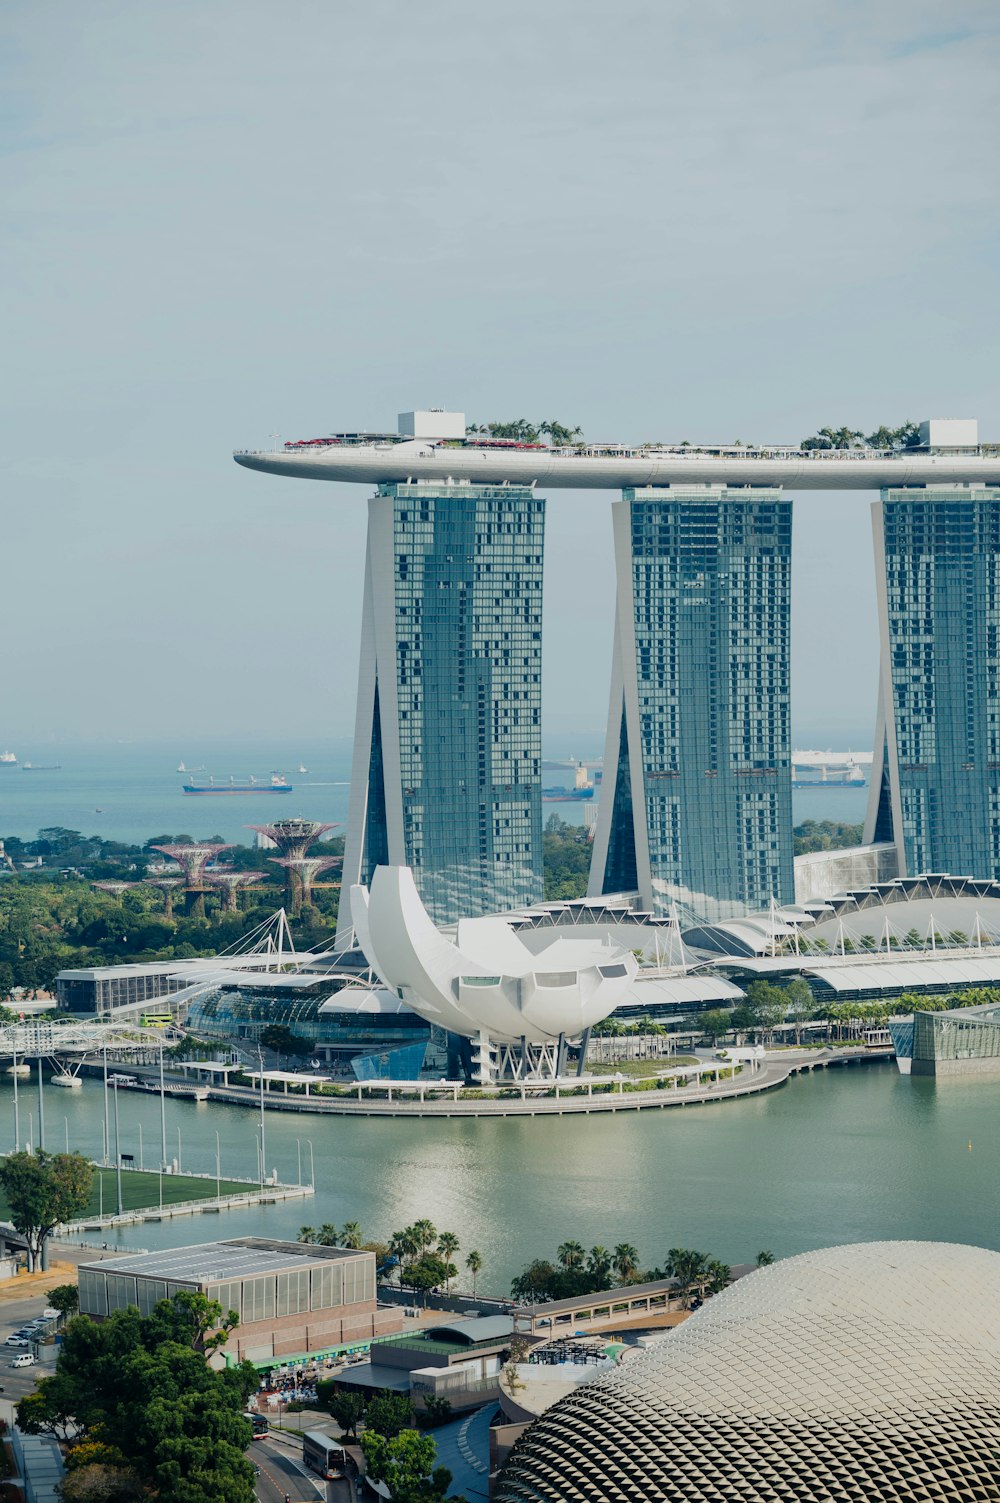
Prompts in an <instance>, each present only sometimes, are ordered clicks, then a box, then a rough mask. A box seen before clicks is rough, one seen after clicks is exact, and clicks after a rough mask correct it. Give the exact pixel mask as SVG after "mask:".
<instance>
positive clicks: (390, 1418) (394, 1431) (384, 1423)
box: [365, 1393, 413, 1440]
mask: <svg viewBox="0 0 1000 1503" xmlns="http://www.w3.org/2000/svg"><path fill="white" fill-rule="evenodd" d="M412 1424H413V1406H412V1405H411V1403H410V1400H409V1398H408V1396H407V1395H406V1394H405V1393H380V1394H379V1395H378V1397H377V1398H374V1399H372V1401H371V1403H370V1404H369V1405H368V1408H367V1409H366V1410H365V1431H366V1432H371V1433H373V1434H376V1435H381V1436H383V1437H384V1438H385V1439H386V1440H392V1438H393V1436H395V1435H399V1433H400V1432H401V1431H402V1430H408V1429H409V1428H410V1426H411V1425H412Z"/></svg>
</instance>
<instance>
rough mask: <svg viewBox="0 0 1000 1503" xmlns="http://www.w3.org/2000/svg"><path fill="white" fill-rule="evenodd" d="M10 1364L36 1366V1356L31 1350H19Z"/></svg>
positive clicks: (14, 1365)
mask: <svg viewBox="0 0 1000 1503" xmlns="http://www.w3.org/2000/svg"><path fill="white" fill-rule="evenodd" d="M10 1365H11V1367H34V1365H35V1357H34V1356H33V1355H32V1353H31V1352H18V1354H17V1356H16V1357H15V1358H14V1360H13V1362H12V1363H11V1364H10Z"/></svg>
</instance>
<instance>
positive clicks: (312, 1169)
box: [306, 1138, 316, 1190]
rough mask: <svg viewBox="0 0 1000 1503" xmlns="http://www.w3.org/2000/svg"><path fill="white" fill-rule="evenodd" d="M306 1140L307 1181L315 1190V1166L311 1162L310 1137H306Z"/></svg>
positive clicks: (311, 1146)
mask: <svg viewBox="0 0 1000 1503" xmlns="http://www.w3.org/2000/svg"><path fill="white" fill-rule="evenodd" d="M306 1142H307V1143H308V1144H309V1183H310V1184H311V1185H312V1187H313V1189H314V1190H315V1188H316V1168H315V1165H314V1164H313V1145H312V1138H306Z"/></svg>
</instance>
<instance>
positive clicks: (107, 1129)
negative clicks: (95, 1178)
mask: <svg viewBox="0 0 1000 1503" xmlns="http://www.w3.org/2000/svg"><path fill="white" fill-rule="evenodd" d="M102 1053H103V1055H104V1162H105V1164H106V1163H107V1162H108V1156H109V1154H110V1151H111V1125H110V1122H109V1120H108V1046H107V1044H105V1045H104V1047H103V1050H102Z"/></svg>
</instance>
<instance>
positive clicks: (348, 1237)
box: [340, 1221, 361, 1252]
mask: <svg viewBox="0 0 1000 1503" xmlns="http://www.w3.org/2000/svg"><path fill="white" fill-rule="evenodd" d="M340 1245H341V1247H349V1248H350V1249H351V1251H352V1252H356V1251H357V1250H358V1248H359V1247H360V1246H361V1223H360V1221H346V1222H345V1223H344V1225H343V1226H342V1227H341V1229H340Z"/></svg>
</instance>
